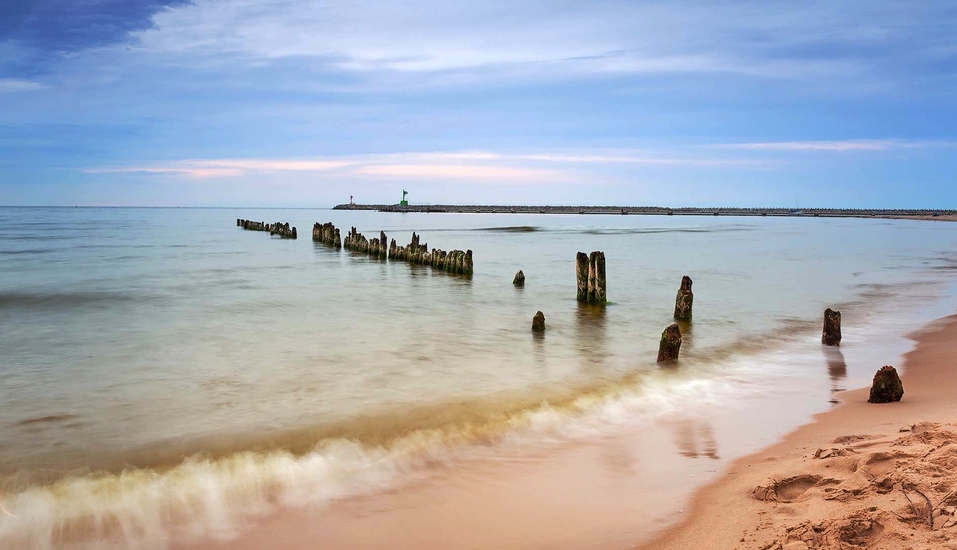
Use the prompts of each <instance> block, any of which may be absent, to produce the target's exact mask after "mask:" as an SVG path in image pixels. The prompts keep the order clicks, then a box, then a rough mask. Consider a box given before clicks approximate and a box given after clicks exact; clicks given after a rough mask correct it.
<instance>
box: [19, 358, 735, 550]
mask: <svg viewBox="0 0 957 550" xmlns="http://www.w3.org/2000/svg"><path fill="white" fill-rule="evenodd" d="M606 389H607V388H606ZM728 389H730V387H729V386H728V381H727V380H725V381H721V380H717V379H714V378H711V379H708V378H701V377H698V376H693V375H689V374H688V373H680V372H675V371H664V370H662V371H655V372H654V373H652V374H651V375H650V376H648V377H643V378H642V380H641V383H638V384H635V383H632V384H630V385H617V386H615V387H614V388H613V389H611V391H609V392H607V393H591V394H586V395H580V396H578V397H576V398H574V399H571V400H570V401H569V402H568V403H566V404H564V405H557V404H552V403H548V402H543V403H540V404H539V405H538V406H535V407H532V408H529V409H527V410H524V411H521V412H513V413H510V414H505V415H501V416H500V417H499V418H497V421H496V422H491V423H490V422H481V421H477V422H458V423H455V424H452V425H446V426H442V427H436V428H432V429H415V430H411V431H408V432H407V433H405V434H403V435H401V436H399V437H394V438H392V439H391V440H389V441H388V442H383V443H378V444H376V443H368V442H366V443H363V442H360V441H358V440H355V439H346V438H341V437H340V438H332V439H325V440H323V441H321V442H319V443H318V444H316V445H314V446H313V447H312V448H311V449H309V450H308V451H307V452H305V453H302V454H297V453H294V452H292V451H289V450H282V449H281V450H273V451H266V452H252V451H242V452H238V453H234V454H231V455H228V456H225V457H222V458H210V457H206V456H194V457H192V458H189V459H187V460H186V461H185V462H182V463H180V464H179V465H177V466H175V467H173V468H170V469H167V470H165V471H158V470H155V469H149V468H139V469H127V470H123V471H121V472H118V473H96V474H88V473H77V474H74V475H70V476H67V477H64V478H61V479H59V480H57V481H55V482H53V483H50V484H46V485H36V484H35V481H36V480H35V479H33V478H31V476H29V475H28V474H24V475H22V476H13V477H11V478H8V479H7V480H5V482H4V486H3V488H2V490H0V504H2V506H3V508H2V510H0V547H2V548H13V549H19V548H24V549H26V548H30V549H43V550H46V549H53V548H57V549H64V550H94V549H97V550H99V549H103V548H131V547H136V548H166V547H168V546H170V545H174V544H184V543H189V542H196V541H199V540H201V539H204V538H209V537H230V536H232V535H234V534H235V533H236V529H237V528H238V527H239V526H240V525H241V524H242V523H243V522H244V520H247V519H250V518H251V517H257V516H260V515H263V514H266V513H269V512H270V511H273V510H275V509H276V508H277V507H290V506H291V507H302V506H310V505H325V504H328V503H331V502H333V501H336V500H339V499H343V498H348V497H354V496H359V495H364V494H370V493H373V492H377V491H381V490H383V489H387V488H393V487H396V486H398V485H401V484H403V483H407V482H411V481H414V480H416V479H418V478H420V477H421V476H423V475H428V473H429V472H430V471H432V470H434V469H435V468H441V467H446V466H449V465H451V464H452V463H454V462H455V461H457V460H462V459H467V458H468V457H469V456H473V455H470V453H472V452H474V451H477V450H478V451H479V452H481V449H485V450H489V449H497V450H494V452H496V453H499V452H502V447H510V448H518V449H521V448H528V449H532V448H534V449H541V448H542V446H544V445H548V444H550V443H555V442H557V441H560V440H568V439H569V438H576V437H585V436H591V435H594V434H596V433H604V432H609V431H610V430H613V429H615V427H616V426H620V425H621V424H622V423H624V422H630V421H632V420H633V419H634V418H642V417H644V418H649V417H652V416H657V415H660V414H664V413H667V412H671V411H675V410H678V409H679V408H681V407H682V406H683V405H682V403H687V402H689V401H691V400H693V401H695V402H702V401H707V400H713V401H714V402H715V403H718V402H722V401H725V400H726V399H727V397H725V395H726V394H727V391H728ZM735 391H737V390H735ZM744 391H747V390H744Z"/></svg>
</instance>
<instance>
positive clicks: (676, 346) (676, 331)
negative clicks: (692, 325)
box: [658, 323, 681, 363]
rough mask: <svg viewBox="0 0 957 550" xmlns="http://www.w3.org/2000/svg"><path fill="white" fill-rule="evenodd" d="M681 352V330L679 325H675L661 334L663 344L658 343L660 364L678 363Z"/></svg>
mask: <svg viewBox="0 0 957 550" xmlns="http://www.w3.org/2000/svg"><path fill="white" fill-rule="evenodd" d="M680 350H681V329H680V328H678V323H673V324H672V325H671V326H670V327H668V328H666V329H665V330H664V332H662V333H661V342H659V343H658V362H659V363H664V362H666V361H676V360H677V359H678V352H679V351H680Z"/></svg>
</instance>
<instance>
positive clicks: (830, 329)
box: [821, 308, 841, 346]
mask: <svg viewBox="0 0 957 550" xmlns="http://www.w3.org/2000/svg"><path fill="white" fill-rule="evenodd" d="M821 342H822V343H823V344H824V345H827V346H839V345H841V312H840V311H834V310H833V309H831V308H827V309H825V310H824V333H823V334H822V335H821Z"/></svg>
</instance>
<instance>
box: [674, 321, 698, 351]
mask: <svg viewBox="0 0 957 550" xmlns="http://www.w3.org/2000/svg"><path fill="white" fill-rule="evenodd" d="M675 322H676V323H678V329H679V330H681V353H688V352H690V351H691V349H692V348H693V347H694V331H693V330H692V327H694V322H693V321H692V320H691V319H687V320H681V321H675Z"/></svg>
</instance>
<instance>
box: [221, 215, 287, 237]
mask: <svg viewBox="0 0 957 550" xmlns="http://www.w3.org/2000/svg"><path fill="white" fill-rule="evenodd" d="M236 226H237V227H242V228H243V229H246V230H247V231H267V232H269V234H270V235H279V236H280V237H282V238H283V239H295V238H298V235H297V233H296V228H295V227H289V222H285V223H283V222H276V223H266V222H254V221H252V220H244V219H241V218H236Z"/></svg>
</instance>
